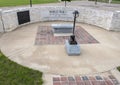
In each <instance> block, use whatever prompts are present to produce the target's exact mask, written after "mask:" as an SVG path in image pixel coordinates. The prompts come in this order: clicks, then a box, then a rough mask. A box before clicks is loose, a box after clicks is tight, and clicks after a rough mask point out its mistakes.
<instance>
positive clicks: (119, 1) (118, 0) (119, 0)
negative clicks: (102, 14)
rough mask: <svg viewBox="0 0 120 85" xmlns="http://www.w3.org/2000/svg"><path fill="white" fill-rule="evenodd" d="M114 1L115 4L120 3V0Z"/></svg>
mask: <svg viewBox="0 0 120 85" xmlns="http://www.w3.org/2000/svg"><path fill="white" fill-rule="evenodd" d="M112 3H114V4H120V0H112Z"/></svg>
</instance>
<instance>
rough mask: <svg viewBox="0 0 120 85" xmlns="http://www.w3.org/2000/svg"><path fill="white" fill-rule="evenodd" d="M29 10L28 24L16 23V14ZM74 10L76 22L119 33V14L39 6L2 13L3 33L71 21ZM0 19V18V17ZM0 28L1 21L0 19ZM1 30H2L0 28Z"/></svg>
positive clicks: (88, 9) (85, 9)
mask: <svg viewBox="0 0 120 85" xmlns="http://www.w3.org/2000/svg"><path fill="white" fill-rule="evenodd" d="M27 10H29V13H30V22H27V23H24V24H20V25H19V23H18V17H17V13H18V12H21V11H27ZM74 10H78V11H79V13H80V14H79V17H78V18H77V22H82V23H87V24H91V25H95V26H98V27H101V28H103V29H107V30H115V31H120V24H119V23H120V12H119V11H116V12H115V11H107V10H96V9H93V8H86V7H77V8H74V7H62V6H56V7H55V6H41V7H32V8H30V7H27V8H16V9H11V10H3V11H2V19H3V23H4V29H5V31H11V30H14V29H16V28H17V27H20V26H23V25H26V24H30V23H35V22H40V21H56V20H58V21H73V14H72V13H73V12H74ZM0 18H1V17H0ZM0 27H2V26H1V19H0ZM0 29H3V28H0Z"/></svg>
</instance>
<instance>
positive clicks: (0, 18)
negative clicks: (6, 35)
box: [0, 9, 4, 32]
mask: <svg viewBox="0 0 120 85" xmlns="http://www.w3.org/2000/svg"><path fill="white" fill-rule="evenodd" d="M0 32H4V30H3V22H2V10H1V9H0Z"/></svg>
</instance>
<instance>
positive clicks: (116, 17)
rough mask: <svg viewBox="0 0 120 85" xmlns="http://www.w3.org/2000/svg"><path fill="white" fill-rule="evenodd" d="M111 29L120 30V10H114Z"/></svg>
mask: <svg viewBox="0 0 120 85" xmlns="http://www.w3.org/2000/svg"><path fill="white" fill-rule="evenodd" d="M110 29H111V30H115V31H120V11H116V12H114V14H113V17H112V22H111V28H110Z"/></svg>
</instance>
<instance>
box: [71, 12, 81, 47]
mask: <svg viewBox="0 0 120 85" xmlns="http://www.w3.org/2000/svg"><path fill="white" fill-rule="evenodd" d="M73 15H74V23H73V35H71V36H70V39H69V43H70V44H71V45H75V44H77V41H76V39H75V23H76V18H77V17H79V12H78V11H77V10H75V11H74V12H73Z"/></svg>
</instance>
